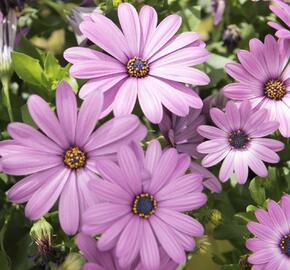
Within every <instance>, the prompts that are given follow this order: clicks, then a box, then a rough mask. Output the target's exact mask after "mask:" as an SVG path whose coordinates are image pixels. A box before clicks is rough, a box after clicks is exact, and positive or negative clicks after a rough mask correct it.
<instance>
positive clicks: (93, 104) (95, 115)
mask: <svg viewBox="0 0 290 270" xmlns="http://www.w3.org/2000/svg"><path fill="white" fill-rule="evenodd" d="M102 107H103V94H102V93H99V92H95V93H92V94H91V95H89V96H88V97H87V98H86V99H85V100H84V101H83V103H82V106H81V108H80V111H79V114H78V119H77V129H76V139H75V143H76V145H77V146H79V147H83V146H84V145H85V144H86V142H87V141H88V139H89V137H90V135H91V133H92V132H93V130H94V129H95V127H96V124H97V121H98V120H99V117H100V113H101V111H102Z"/></svg>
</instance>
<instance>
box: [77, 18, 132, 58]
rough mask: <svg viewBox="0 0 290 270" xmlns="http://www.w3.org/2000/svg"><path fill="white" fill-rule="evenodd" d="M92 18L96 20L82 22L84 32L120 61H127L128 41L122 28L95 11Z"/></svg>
mask: <svg viewBox="0 0 290 270" xmlns="http://www.w3.org/2000/svg"><path fill="white" fill-rule="evenodd" d="M92 19H93V20H94V22H90V21H84V22H82V23H81V24H80V30H81V31H82V33H83V34H84V35H85V36H86V37H87V38H88V39H90V40H91V41H92V42H94V43H95V44H96V45H98V46H99V47H101V48H102V49H103V50H104V51H107V52H108V53H109V54H110V55H112V56H113V57H115V58H116V59H118V60H119V61H120V62H122V63H127V60H128V49H127V43H126V40H125V37H124V35H123V34H122V32H121V31H120V29H119V28H118V27H117V26H116V25H115V24H114V23H113V22H112V21H111V20H110V19H108V18H106V17H105V16H104V15H101V14H97V13H94V14H93V15H92ZM104 33H106V35H104Z"/></svg>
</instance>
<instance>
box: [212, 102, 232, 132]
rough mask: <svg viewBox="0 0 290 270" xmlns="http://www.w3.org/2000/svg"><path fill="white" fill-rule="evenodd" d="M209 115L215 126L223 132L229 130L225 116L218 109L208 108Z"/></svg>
mask: <svg viewBox="0 0 290 270" xmlns="http://www.w3.org/2000/svg"><path fill="white" fill-rule="evenodd" d="M210 116H211V119H212V121H213V122H214V123H215V124H216V125H217V127H219V128H220V129H222V130H223V131H225V132H230V131H231V127H230V125H229V124H228V121H227V118H226V116H225V114H224V113H223V112H222V111H221V110H220V109H217V108H212V109H211V110H210Z"/></svg>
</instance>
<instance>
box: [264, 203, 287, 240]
mask: <svg viewBox="0 0 290 270" xmlns="http://www.w3.org/2000/svg"><path fill="white" fill-rule="evenodd" d="M268 213H269V216H270V218H271V220H272V222H273V225H274V228H275V229H276V230H277V231H279V232H280V233H281V235H287V234H288V233H289V226H288V223H287V219H286V216H285V214H284V212H283V210H282V208H281V207H280V205H279V204H277V203H276V202H275V201H273V200H270V201H269V202H268Z"/></svg>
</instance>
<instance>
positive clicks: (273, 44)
mask: <svg viewBox="0 0 290 270" xmlns="http://www.w3.org/2000/svg"><path fill="white" fill-rule="evenodd" d="M264 44H265V45H264V55H265V61H266V65H267V67H268V72H269V73H270V78H277V77H279V75H280V73H281V71H282V65H281V63H280V51H279V44H278V42H277V41H276V40H275V38H274V37H273V36H271V35H267V36H266V37H265V42H264Z"/></svg>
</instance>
